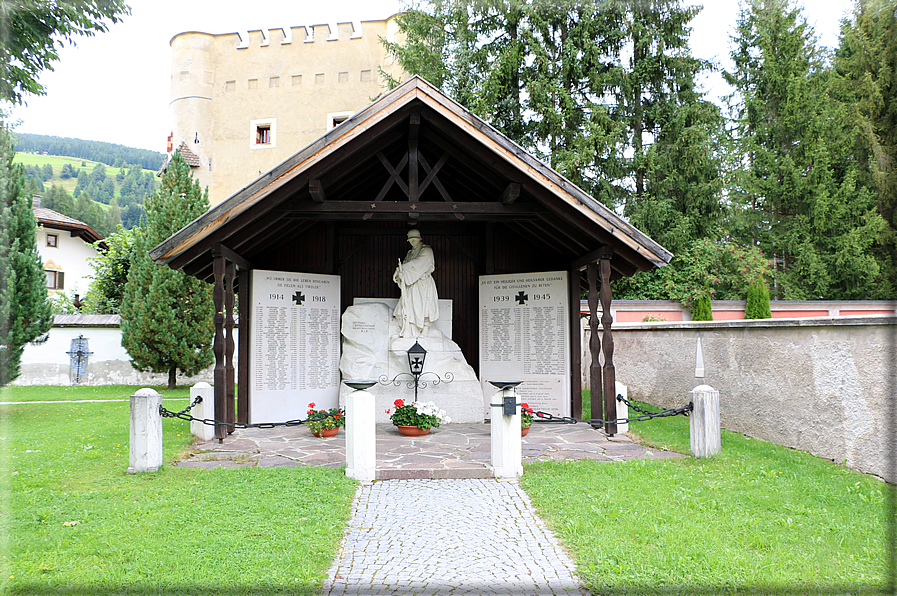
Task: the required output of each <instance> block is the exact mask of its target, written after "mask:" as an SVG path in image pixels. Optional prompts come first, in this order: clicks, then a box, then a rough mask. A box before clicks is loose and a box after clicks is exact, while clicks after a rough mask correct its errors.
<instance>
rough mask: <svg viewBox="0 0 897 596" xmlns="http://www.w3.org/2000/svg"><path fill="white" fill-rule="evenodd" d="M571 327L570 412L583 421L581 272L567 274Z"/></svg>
mask: <svg viewBox="0 0 897 596" xmlns="http://www.w3.org/2000/svg"><path fill="white" fill-rule="evenodd" d="M567 292H568V294H569V296H568V303H569V306H568V308H569V310H570V312H569V317H568V319H569V322H568V324H569V325H570V410H571V412H570V413H571V414H572V415H573V417H574V418H576V419H579V420H581V419H582V319H581V318H580V316H579V295H580V294H579V271H568V272H567Z"/></svg>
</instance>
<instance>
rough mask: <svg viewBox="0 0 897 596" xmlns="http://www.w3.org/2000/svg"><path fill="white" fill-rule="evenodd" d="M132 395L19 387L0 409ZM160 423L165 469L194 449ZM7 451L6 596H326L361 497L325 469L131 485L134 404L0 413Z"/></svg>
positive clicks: (172, 472)
mask: <svg viewBox="0 0 897 596" xmlns="http://www.w3.org/2000/svg"><path fill="white" fill-rule="evenodd" d="M137 389H139V387H117V388H111V389H110V388H94V387H84V388H47V387H43V388H38V387H12V388H6V389H5V390H3V391H2V392H0V401H40V400H44V399H48V398H51V397H53V398H61V399H66V400H75V399H109V398H121V397H127V396H128V395H130V394H131V393H133V392H134V391H136V390H137ZM162 393H163V396H166V397H167V396H169V395H171V394H170V392H166V391H162ZM177 393H179V394H180V396H182V397H184V401H183V402H180V403H179V402H170V403H172V404H173V405H175V406H176V407H177V408H178V409H180V408H181V407H183V406H182V405H186V403H187V399H186V398H187V396H188V395H189V391H188V389H186V388H184V389H180V390H179V392H177ZM169 407H170V406H169ZM172 409H173V408H172ZM163 424H164V431H165V432H164V458H165V461H166V462H170V461H171V460H173V459H174V458H176V456H177V455H178V454H179V453H181V452H182V451H183V450H184V449H185V448H186V447H187V446H188V445H189V444H190V442H191V437H190V435H189V429H188V423H187V422H184V421H181V420H173V419H166V420H165V421H164V422H163ZM0 450H2V452H0V462H2V470H0V478H2V483H3V485H2V491H0V492H2V495H3V499H2V503H3V506H2V518H0V524H2V527H0V530H2V531H0V536H2V537H3V540H4V543H3V544H2V548H0V551H2V553H3V564H2V569H3V575H2V576H0V593H3V594H28V595H41V594H72V595H77V596H87V595H88V594H89V595H94V594H97V595H101V594H102V595H106V594H126V593H127V594H162V593H164V594H223V595H231V594H234V595H236V594H318V593H319V592H320V588H321V584H322V581H323V578H324V572H325V571H326V570H327V568H328V567H329V565H330V564H331V562H332V561H333V558H334V556H335V553H336V549H337V547H338V543H339V540H340V539H341V537H342V534H343V530H344V527H345V523H346V521H347V520H348V516H349V506H350V503H351V499H352V497H353V495H354V492H355V486H356V483H355V481H353V480H350V479H347V478H346V477H345V475H344V474H343V472H342V470H332V469H325V468H289V469H213V470H198V469H186V468H176V467H172V466H170V465H165V466H163V467H162V469H161V470H160V471H159V472H157V473H153V474H140V475H129V474H127V473H126V472H125V470H126V469H127V467H128V403H127V402H113V403H62V404H24V405H15V406H12V405H7V406H0ZM219 586H223V588H222V587H219Z"/></svg>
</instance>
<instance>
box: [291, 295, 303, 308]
mask: <svg viewBox="0 0 897 596" xmlns="http://www.w3.org/2000/svg"><path fill="white" fill-rule="evenodd" d="M304 300H305V296H303V295H302V292H296V293H295V294H293V302H295V303H296V304H297V305H298V306H302V302H303V301H304Z"/></svg>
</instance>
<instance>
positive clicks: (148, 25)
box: [10, 0, 853, 152]
mask: <svg viewBox="0 0 897 596" xmlns="http://www.w3.org/2000/svg"><path fill="white" fill-rule="evenodd" d="M797 1H798V3H799V4H800V5H803V6H804V15H805V17H806V18H807V21H808V22H809V24H810V25H811V26H813V27H814V29H815V31H816V34H817V36H818V37H819V38H820V43H821V44H822V45H824V46H828V47H831V48H833V47H835V46H837V43H838V30H839V23H840V20H841V19H842V18H843V17H845V16H847V15H848V14H849V13H850V10H851V8H852V6H853V0H797ZM691 3H692V2H688V4H691ZM129 4H130V6H131V15H130V16H128V17H125V18H124V20H123V22H121V23H118V24H116V25H112V26H111V27H110V29H109V31H108V32H107V33H100V34H98V35H96V36H94V37H82V38H78V39H77V40H76V43H77V46H75V47H73V46H70V45H66V46H65V47H63V48H61V50H60V52H59V56H60V60H59V61H58V62H56V63H55V68H54V71H52V72H45V73H44V74H42V75H41V77H40V82H41V83H42V84H43V85H44V86H45V87H46V90H47V95H46V96H28V97H27V98H26V104H27V105H25V106H22V107H18V108H15V109H13V110H12V113H11V118H10V120H11V121H13V122H14V121H16V120H19V121H20V123H19V125H18V127H17V128H16V132H21V133H32V134H43V135H55V136H60V137H71V138H77V139H86V140H92V141H105V142H108V143H116V144H119V145H125V146H128V147H137V148H141V149H151V150H153V151H159V152H162V151H165V145H166V139H167V136H168V133H169V132H170V125H169V123H168V102H169V91H170V68H171V65H170V63H171V49H170V46H169V42H170V41H171V38H172V37H173V36H174V35H176V34H177V33H181V32H184V31H204V32H207V33H232V32H235V31H238V30H244V31H245V30H256V29H273V28H276V27H282V26H299V25H317V24H322V23H333V22H348V21H359V20H361V21H364V20H380V19H384V18H387V17H389V16H390V15H392V14H395V13H396V12H399V11H400V10H401V8H402V2H401V0H330V1H329V2H327V1H321V0H318V1H317V2H310V1H309V0H253V1H251V2H247V1H246V0H130V2H129ZM704 5H705V8H704V10H703V11H702V12H701V14H699V15H698V16H697V17H696V18H695V19H694V20H693V21H692V27H693V32H692V40H691V43H692V50H693V52H694V54H695V55H696V56H698V57H701V58H706V59H712V60H715V61H717V62H718V63H722V64H723V67H726V65H727V64H728V52H729V44H730V36H731V34H732V31H733V27H734V24H735V21H736V18H737V15H738V0H705V1H704ZM705 87H706V88H707V90H708V91H710V93H711V97H714V96H719V95H723V94H725V93H726V92H727V90H726V89H725V85H724V83H722V79H721V78H720V77H719V75H714V76H712V77H711V78H709V79H708V80H707V82H706V83H705Z"/></svg>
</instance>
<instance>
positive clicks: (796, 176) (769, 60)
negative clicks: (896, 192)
mask: <svg viewBox="0 0 897 596" xmlns="http://www.w3.org/2000/svg"><path fill="white" fill-rule="evenodd" d="M732 59H733V61H734V62H735V69H734V70H733V71H732V72H731V73H727V74H726V78H727V80H728V82H729V83H730V84H732V85H733V86H734V87H735V90H736V91H735V95H734V98H736V99H737V102H736V105H735V108H736V111H737V120H736V123H735V131H734V132H735V137H736V143H737V144H736V155H735V158H736V160H737V162H738V165H739V167H738V168H737V170H736V171H735V174H734V175H735V179H736V182H735V184H734V187H733V189H732V192H731V198H732V202H733V206H734V207H735V214H736V217H735V218H734V219H733V223H734V224H735V225H733V227H732V228H731V232H732V234H733V237H734V238H735V239H736V240H738V241H740V242H742V243H745V244H748V243H749V244H753V245H756V246H759V247H760V248H761V249H762V250H763V252H764V253H765V254H767V255H769V256H771V257H772V258H773V259H774V263H775V269H774V271H773V283H774V286H775V287H774V290H775V294H776V296H779V297H783V298H785V299H789V300H808V299H840V300H850V299H867V298H883V297H885V296H882V295H881V293H882V292H883V291H885V288H886V286H883V285H882V284H881V283H880V282H881V281H882V272H881V268H880V266H879V264H878V262H877V261H876V258H875V250H876V245H877V243H878V242H879V239H880V237H881V232H882V231H883V230H884V229H885V222H884V220H883V219H882V217H881V216H880V215H879V214H878V213H877V212H876V204H875V197H874V196H873V193H872V192H870V191H869V189H868V188H866V187H864V186H863V185H862V184H861V183H860V179H861V171H860V168H859V166H858V164H857V162H856V160H855V159H853V157H852V150H853V143H854V139H855V138H856V136H857V134H859V132H860V130H859V129H858V128H857V127H856V125H855V122H854V121H853V120H852V119H851V118H850V115H849V112H848V109H847V107H846V106H845V105H844V104H842V103H840V102H837V101H835V100H834V99H833V98H832V81H831V76H830V71H829V70H828V69H827V68H826V65H825V62H824V60H823V59H822V56H820V53H819V51H818V50H817V47H816V40H815V37H814V35H813V31H812V29H811V28H810V27H809V26H808V25H807V23H806V20H805V19H804V18H803V17H802V16H801V14H800V10H799V9H798V8H797V7H795V6H794V5H793V3H792V2H790V1H786V0H753V2H751V3H749V4H747V5H746V6H745V8H744V9H743V11H742V13H741V15H740V16H739V20H738V23H737V32H736V35H735V37H734V48H733V50H732Z"/></svg>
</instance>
